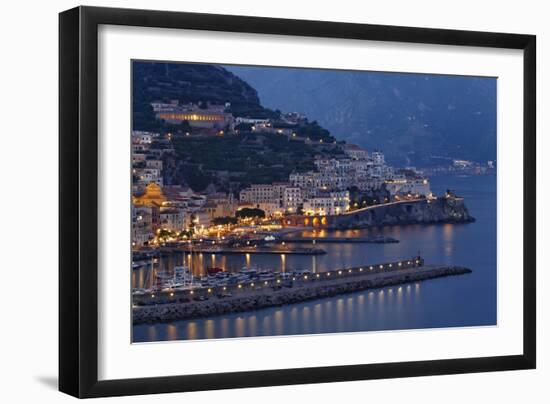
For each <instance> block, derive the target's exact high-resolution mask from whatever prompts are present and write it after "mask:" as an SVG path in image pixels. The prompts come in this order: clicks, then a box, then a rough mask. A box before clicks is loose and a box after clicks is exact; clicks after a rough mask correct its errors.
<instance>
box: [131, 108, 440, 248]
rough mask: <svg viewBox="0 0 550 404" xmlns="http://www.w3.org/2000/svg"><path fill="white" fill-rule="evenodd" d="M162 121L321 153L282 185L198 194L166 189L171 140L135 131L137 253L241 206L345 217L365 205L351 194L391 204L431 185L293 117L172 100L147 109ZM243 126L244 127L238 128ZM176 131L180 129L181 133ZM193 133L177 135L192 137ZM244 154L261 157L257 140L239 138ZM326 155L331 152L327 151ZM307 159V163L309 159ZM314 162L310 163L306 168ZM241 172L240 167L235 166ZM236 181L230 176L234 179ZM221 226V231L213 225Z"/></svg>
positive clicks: (202, 229)
mask: <svg viewBox="0 0 550 404" xmlns="http://www.w3.org/2000/svg"><path fill="white" fill-rule="evenodd" d="M151 105H152V107H153V110H154V112H155V114H156V116H157V118H159V119H163V120H164V121H166V122H169V123H172V124H181V123H182V122H184V121H186V122H188V124H189V126H188V127H190V128H192V132H193V136H205V137H207V136H208V137H211V136H212V135H216V136H218V135H225V134H231V135H236V136H239V130H240V129H237V128H243V127H246V128H247V129H246V130H248V131H249V133H250V132H256V133H258V134H261V136H281V135H282V136H287V137H288V138H289V139H291V140H294V141H303V142H304V143H309V144H313V143H315V144H314V145H313V146H311V147H312V148H313V150H315V151H317V152H318V153H319V154H318V155H317V157H315V159H314V160H313V161H308V162H307V163H309V164H304V166H308V165H309V166H312V167H314V168H312V169H310V170H307V171H295V172H292V173H290V175H289V176H288V179H287V180H286V181H284V182H273V183H260V184H251V185H248V186H245V187H244V188H243V187H242V186H240V184H238V183H237V186H236V188H235V186H233V188H232V189H233V191H231V192H219V191H217V190H216V187H211V186H209V187H208V188H207V189H206V190H205V191H203V192H202V193H196V192H194V191H193V190H192V189H191V188H189V187H188V186H185V185H166V184H165V180H167V178H168V180H167V181H173V179H170V178H171V177H170V176H168V177H167V176H166V170H167V167H165V165H167V164H168V166H170V164H172V165H173V164H174V163H173V161H174V159H173V156H175V150H174V146H173V134H172V133H166V134H164V135H162V136H161V135H160V134H159V133H152V132H145V131H134V132H132V194H133V197H132V243H133V245H134V246H135V247H141V246H146V245H150V244H151V243H155V242H156V238H157V236H158V235H159V234H166V233H168V234H175V235H182V234H189V233H190V232H191V233H194V234H199V235H200V234H203V233H204V234H206V233H207V232H208V230H209V228H210V227H211V226H212V228H214V227H215V225H213V223H220V221H219V220H217V221H216V220H215V219H221V218H234V217H235V215H236V212H237V211H238V210H240V209H242V208H245V207H248V208H257V209H261V210H262V211H263V212H264V213H265V215H266V217H267V218H268V219H270V220H277V219H279V218H281V217H282V216H284V215H306V216H321V217H322V216H327V215H342V214H345V213H346V212H348V211H350V209H352V208H353V209H357V208H361V207H364V205H361V206H358V204H357V203H355V204H354V205H353V207H352V203H351V193H352V192H353V193H358V192H359V193H365V194H366V193H373V192H375V193H376V192H383V193H384V195H388V196H389V198H387V197H386V198H382V200H381V203H384V202H390V201H394V200H399V199H400V198H402V197H403V198H413V197H428V196H429V195H431V192H430V186H429V181H428V179H427V178H424V177H423V176H421V175H420V174H418V173H417V172H416V171H415V170H403V169H397V170H396V169H394V168H393V167H391V166H389V165H387V164H386V161H385V157H384V154H383V153H382V152H380V151H373V152H370V153H369V152H368V151H367V150H366V149H364V148H362V147H360V146H358V145H355V144H337V142H336V141H334V142H332V141H331V142H330V143H329V144H323V142H322V139H321V140H315V141H313V140H311V139H310V138H309V135H304V134H303V133H302V134H301V135H300V136H298V135H297V133H296V128H297V127H298V126H297V125H301V124H303V123H304V122H305V123H306V124H307V119H306V118H305V117H304V116H302V115H300V114H297V113H289V114H281V116H280V117H279V119H278V120H271V119H266V118H248V117H239V116H233V115H232V114H231V113H229V112H227V111H228V110H229V105H228V104H225V105H214V104H210V103H198V104H179V102H177V101H170V102H154V103H152V104H151ZM243 125H244V126H243ZM180 132H181V131H180ZM189 135H190V133H186V134H183V133H179V136H189ZM241 144H242V145H243V148H246V150H251V152H254V153H263V152H265V150H266V149H265V146H264V144H263V142H262V141H261V139H256V138H254V137H253V136H252V137H249V138H246V139H243V141H242V142H241ZM326 150H329V151H331V152H330V153H325V151H326ZM307 158H311V157H307ZM311 163H313V164H311ZM239 169H240V167H239ZM231 173H233V174H235V173H234V172H229V171H227V170H218V171H215V170H213V171H210V175H213V176H215V178H216V179H218V180H223V179H224V178H226V177H229V174H231ZM234 178H235V177H234ZM218 227H219V225H218Z"/></svg>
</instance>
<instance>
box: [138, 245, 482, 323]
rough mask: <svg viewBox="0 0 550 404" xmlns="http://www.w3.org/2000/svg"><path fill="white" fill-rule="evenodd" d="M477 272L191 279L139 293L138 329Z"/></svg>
mask: <svg viewBox="0 0 550 404" xmlns="http://www.w3.org/2000/svg"><path fill="white" fill-rule="evenodd" d="M471 272H472V271H471V270H470V269H468V268H465V267H459V266H438V265H427V264H425V262H424V260H423V259H422V258H421V257H419V256H417V257H413V258H411V259H408V260H402V261H396V262H389V263H380V264H373V265H367V266H362V267H354V268H342V269H337V270H333V271H326V272H323V273H311V272H309V271H291V272H288V273H273V274H267V273H263V274H258V273H257V272H255V271H249V272H248V273H247V274H240V276H241V278H240V280H239V281H238V282H229V281H228V280H227V281H225V282H220V283H217V284H216V283H212V284H206V285H203V284H200V283H193V279H189V280H188V282H187V284H185V285H179V286H174V287H165V288H162V289H151V290H147V291H139V293H136V292H134V295H133V319H134V324H144V323H158V322H168V321H176V320H184V319H191V318H201V317H208V316H215V315H221V314H227V313H236V312H243V311H249V310H257V309H261V308H265V307H272V306H281V305H286V304H292V303H299V302H303V301H307V300H312V299H320V298H324V297H330V296H334V295H338V294H344V293H351V292H356V291H361V290H366V289H373V288H380V287H385V286H389V285H397V284H402V283H410V282H418V281H421V280H426V279H433V278H439V277H445V276H451V275H462V274H467V273H471ZM216 275H217V274H215V275H213V276H212V277H213V278H216ZM243 275H245V276H243Z"/></svg>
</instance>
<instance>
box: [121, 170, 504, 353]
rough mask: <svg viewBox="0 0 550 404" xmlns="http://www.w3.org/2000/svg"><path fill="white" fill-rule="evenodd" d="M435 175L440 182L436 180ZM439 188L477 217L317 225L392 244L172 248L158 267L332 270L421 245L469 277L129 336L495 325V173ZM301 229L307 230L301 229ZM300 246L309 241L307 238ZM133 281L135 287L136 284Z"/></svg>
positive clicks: (429, 256) (408, 252)
mask: <svg viewBox="0 0 550 404" xmlns="http://www.w3.org/2000/svg"><path fill="white" fill-rule="evenodd" d="M438 181H439V183H438ZM438 184H439V187H440V188H441V189H440V190H439V191H438V190H437V187H438ZM432 187H433V188H435V189H436V191H437V192H442V191H444V190H445V189H446V188H451V189H455V190H456V191H457V192H459V193H460V194H462V195H464V196H465V197H466V203H467V206H468V207H469V209H470V212H471V213H472V214H473V215H474V216H475V217H476V218H477V222H476V223H472V224H459V225H451V224H445V225H410V226H402V227H397V226H393V227H383V228H373V229H365V230H345V231H335V232H329V231H325V230H321V231H317V232H316V233H315V234H316V236H318V237H326V236H340V237H350V236H354V235H355V236H369V235H374V234H383V235H385V236H389V237H394V238H396V239H398V240H400V243H396V244H354V243H345V244H332V243H322V241H317V243H316V246H317V247H321V248H324V249H326V250H327V254H325V255H319V256H313V257H312V256H294V255H288V254H287V255H280V256H279V255H255V254H252V255H248V254H247V255H229V256H220V255H214V257H212V256H211V255H210V254H207V258H206V259H205V258H204V257H203V256H202V255H197V254H194V255H193V257H191V256H189V255H186V256H185V257H184V256H183V254H173V255H170V256H166V257H163V258H162V259H161V260H160V262H159V263H158V264H157V266H156V267H158V269H160V270H171V269H172V268H173V266H174V265H181V264H182V263H183V262H184V260H185V262H186V263H188V264H191V265H192V268H193V272H194V273H195V274H196V275H201V274H204V273H205V269H206V267H207V266H219V267H222V268H224V269H225V270H228V271H234V270H239V269H241V268H242V267H244V266H253V267H258V268H272V269H277V270H292V269H309V270H315V271H319V272H322V271H326V270H333V269H335V268H345V267H350V266H362V265H365V264H372V263H376V262H384V261H390V260H396V259H400V258H408V257H412V256H413V255H415V254H417V253H418V252H419V251H420V253H421V254H422V256H424V257H425V258H426V260H427V261H428V262H433V263H439V264H449V265H452V264H454V265H464V266H468V267H470V268H472V269H473V270H474V272H473V273H472V274H470V275H464V276H457V277H449V278H441V279H433V280H429V281H424V282H422V283H414V284H412V285H411V284H409V285H401V286H394V287H390V288H383V289H380V290H370V291H363V292H357V293H353V294H349V295H342V296H335V297H332V298H325V299H320V300H314V301H309V302H304V303H299V304H294V305H289V306H283V307H276V308H267V309H262V310H258V311H255V312H246V313H234V314H228V315H223V316H218V317H212V318H208V319H196V320H185V321H177V322H174V323H172V324H170V325H168V324H157V325H139V326H134V327H133V337H134V341H136V342H139V341H155V340H174V339H203V338H227V337H245V336H265V335H292V334H310V333H332V332H354V331H365V330H387V329H409V328H434V327H452V326H474V325H492V324H496V186H495V179H494V177H470V178H450V179H443V178H440V179H436V178H434V179H433V180H432ZM306 235H310V236H311V235H313V232H307V234H306ZM304 245H308V246H309V245H311V244H310V243H308V244H304ZM153 278H154V275H153V276H151V271H150V270H146V269H142V270H139V271H133V274H132V283H133V284H134V285H135V286H147V285H151V284H152V283H151V282H152V279H153ZM136 283H137V284H138V285H136Z"/></svg>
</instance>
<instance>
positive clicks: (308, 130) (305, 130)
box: [296, 121, 336, 143]
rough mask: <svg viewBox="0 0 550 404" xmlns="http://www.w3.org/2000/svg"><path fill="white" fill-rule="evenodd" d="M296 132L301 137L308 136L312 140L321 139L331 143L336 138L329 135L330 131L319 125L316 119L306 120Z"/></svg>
mask: <svg viewBox="0 0 550 404" xmlns="http://www.w3.org/2000/svg"><path fill="white" fill-rule="evenodd" d="M296 133H297V134H298V135H299V136H302V137H308V138H309V139H310V140H312V141H319V140H322V141H323V142H326V143H333V142H335V141H336V138H334V137H333V136H331V135H330V132H329V131H328V130H326V129H325V128H323V127H322V126H320V125H319V124H318V123H317V121H313V122H307V123H306V124H305V125H301V126H299V127H298V129H297V130H296Z"/></svg>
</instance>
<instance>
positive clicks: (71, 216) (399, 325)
mask: <svg viewBox="0 0 550 404" xmlns="http://www.w3.org/2000/svg"><path fill="white" fill-rule="evenodd" d="M59 21H60V53H59V54H60V61H59V63H60V70H59V78H60V296H59V299H60V324H59V333H60V338H59V343H60V360H59V363H60V369H59V373H60V376H59V382H60V390H62V391H64V392H66V393H68V394H71V395H74V396H77V397H99V396H112V395H131V394H147V393H160V392H179V391H193V390H208V389H222V388H238V387H254V386H272V385H283V384H298V383H320V382H332V381H344V380H361V379H377V378H392V377H407V376H421V375H437V374H453V373H466V372H484V371H498V370H512V369H531V368H534V367H535V351H536V342H535V265H536V260H535V98H536V97H535V37H534V36H531V35H520V34H502V33H486V32H469V31H453V30H440V29H423V28H409V27H394V26H376V25H364V24H348V23H336V22H320V21H299V20H284V19H271V18H259V17H238V16H222V15H210V14H194V13H178V12H161V11H145V10H123V9H106V8H93V7H92V8H90V7H79V8H75V9H72V10H68V11H66V12H63V13H61V14H60V20H59Z"/></svg>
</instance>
